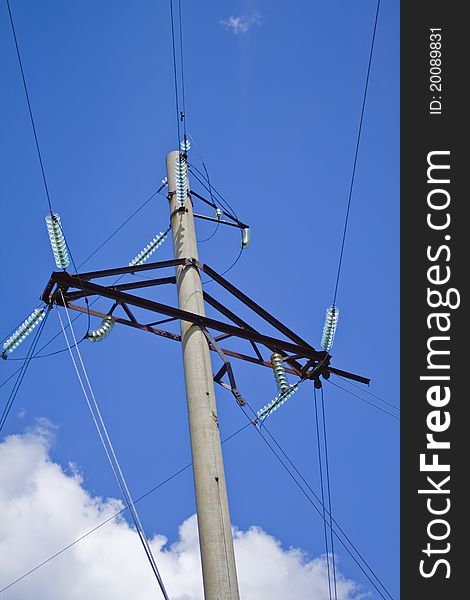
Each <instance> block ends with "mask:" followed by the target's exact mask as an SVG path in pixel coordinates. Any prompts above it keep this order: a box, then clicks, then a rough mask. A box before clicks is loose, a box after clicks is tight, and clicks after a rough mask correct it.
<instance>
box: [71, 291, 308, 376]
mask: <svg viewBox="0 0 470 600" xmlns="http://www.w3.org/2000/svg"><path fill="white" fill-rule="evenodd" d="M67 306H68V308H70V310H75V311H78V312H81V313H84V314H88V313H89V314H90V315H92V316H94V317H99V318H100V319H104V317H106V314H105V313H103V312H100V311H97V310H92V309H91V308H90V309H87V308H86V307H85V306H79V305H78V304H69V303H68V302H67ZM114 319H115V321H116V323H119V324H121V325H126V326H127V327H133V328H134V329H140V330H142V331H148V332H149V333H154V334H155V335H159V336H161V337H165V338H167V339H169V340H174V341H176V342H180V341H181V337H180V336H179V335H177V334H175V333H172V332H170V331H164V330H162V329H155V328H154V327H152V326H151V325H142V324H140V323H133V322H132V321H128V320H127V319H122V318H121V317H114ZM172 320H173V319H172ZM210 349H211V351H213V352H216V350H215V348H212V347H211V348H210ZM221 350H222V352H223V353H224V354H225V355H226V356H230V357H231V358H236V359H237V360H244V361H245V362H249V363H252V364H255V365H260V366H262V367H267V368H268V369H272V365H271V363H270V362H268V361H264V360H263V361H262V360H258V359H257V358H253V357H252V356H248V355H247V354H241V353H240V352H234V351H233V350H229V349H228V348H221ZM286 373H290V374H291V375H297V372H296V371H294V370H293V369H289V368H286Z"/></svg>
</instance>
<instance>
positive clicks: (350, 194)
mask: <svg viewBox="0 0 470 600" xmlns="http://www.w3.org/2000/svg"><path fill="white" fill-rule="evenodd" d="M379 10H380V0H377V9H376V12H375V20H374V29H373V33H372V41H371V45H370V52H369V63H368V65H367V75H366V80H365V85H364V95H363V98H362V108H361V116H360V119H359V128H358V133H357V140H356V149H355V151H354V161H353V168H352V174H351V183H350V186H349V194H348V203H347V208H346V216H345V220H344V227H343V236H342V240H341V250H340V254H339V261H338V270H337V273H336V283H335V291H334V294H333V306H335V305H336V296H337V293H338V286H339V279H340V275H341V266H342V263H343V253H344V245H345V241H346V232H347V229H348V222H349V213H350V209H351V199H352V194H353V189H354V179H355V176H356V166H357V157H358V154H359V145H360V142H361V133H362V124H363V121H364V110H365V107H366V99H367V90H368V88H369V78H370V71H371V65H372V55H373V52H374V45H375V34H376V32H377V22H378V19H379Z"/></svg>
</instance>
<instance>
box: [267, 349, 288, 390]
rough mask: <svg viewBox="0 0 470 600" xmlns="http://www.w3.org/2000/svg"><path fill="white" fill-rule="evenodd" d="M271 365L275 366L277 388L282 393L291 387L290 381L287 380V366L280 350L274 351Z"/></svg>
mask: <svg viewBox="0 0 470 600" xmlns="http://www.w3.org/2000/svg"><path fill="white" fill-rule="evenodd" d="M271 365H272V367H273V373H274V379H275V380H276V385H277V389H278V391H279V393H280V394H283V393H284V392H287V390H288V389H289V382H288V381H287V377H286V368H285V366H284V360H283V358H282V355H281V354H279V353H278V352H274V354H273V355H272V356H271Z"/></svg>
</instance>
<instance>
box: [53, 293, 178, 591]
mask: <svg viewBox="0 0 470 600" xmlns="http://www.w3.org/2000/svg"><path fill="white" fill-rule="evenodd" d="M61 293H62V292H61ZM62 300H63V303H64V307H65V312H66V315H67V320H68V323H69V328H70V333H71V334H72V338H73V341H74V343H75V345H76V348H75V352H76V354H77V357H78V360H79V362H80V366H81V370H82V373H83V375H84V378H85V380H86V383H87V387H88V390H89V393H90V397H91V401H90V398H89V397H88V394H87V392H86V389H85V385H84V383H83V380H82V377H81V375H80V370H79V368H78V365H77V362H76V360H75V357H74V356H73V352H72V349H71V348H69V354H70V357H71V359H72V363H73V366H74V369H75V372H76V374H77V377H78V380H79V382H80V386H81V388H82V391H83V394H84V397H85V400H86V403H87V406H88V409H89V411H90V414H91V416H92V418H93V422H94V424H95V427H96V430H97V432H98V435H99V437H100V440H101V444H102V446H103V449H104V451H105V453H106V456H107V458H108V461H109V464H110V466H111V469H112V471H113V473H114V476H115V478H116V481H117V483H118V486H119V488H120V490H121V493H122V495H123V497H124V500H125V503H126V504H127V507H128V509H129V512H130V514H131V516H132V520H133V522H134V525H135V527H136V530H137V533H138V536H139V539H140V541H141V544H142V546H143V549H144V551H145V554H146V556H147V558H148V561H149V563H150V566H151V568H152V571H153V573H154V575H155V578H156V580H157V582H158V585H159V587H160V590H161V592H162V594H163V597H164V598H165V600H169V598H168V594H167V591H166V589H165V585H164V583H163V580H162V578H161V575H160V572H159V570H158V566H157V564H156V561H155V558H154V556H153V553H152V549H151V547H150V544H149V542H148V539H147V536H146V534H145V531H144V529H143V527H142V523H141V521H140V518H139V515H138V513H137V510H136V508H135V504H134V501H133V499H132V495H131V493H130V491H129V488H128V486H127V482H126V479H125V477H124V474H123V472H122V469H121V466H120V463H119V460H118V458H117V456H116V453H115V451H114V446H113V444H112V442H111V438H110V436H109V434H108V430H107V427H106V424H105V422H104V419H103V417H102V414H101V410H100V408H99V405H98V402H97V400H96V397H95V394H94V392H93V388H92V386H91V383H90V380H89V378H88V373H87V370H86V368H85V365H84V363H83V359H82V356H81V353H80V349H79V347H78V346H77V340H76V337H75V332H74V329H73V325H72V322H71V320H70V314H69V311H68V308H67V306H66V305H65V299H64V297H63V294H62ZM57 314H58V317H59V321H60V324H61V329H62V332H63V334H64V338H65V340H66V343H67V346H70V344H69V339H68V336H67V333H66V331H65V328H64V324H63V321H62V318H61V316H60V311H59V310H58V311H57Z"/></svg>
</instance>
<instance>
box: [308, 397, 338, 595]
mask: <svg viewBox="0 0 470 600" xmlns="http://www.w3.org/2000/svg"><path fill="white" fill-rule="evenodd" d="M313 389H314V391H315V387H313ZM320 390H321V412H322V421H323V443H324V447H325V471H326V490H327V495H328V513H329V528H330V541H331V559H332V563H333V588H334V593H335V600H338V590H337V585H336V558H335V543H334V536H333V509H332V505H331V485H330V466H329V459H328V438H327V435H326V413H325V400H324V395H323V386H322V387H321V388H320Z"/></svg>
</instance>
